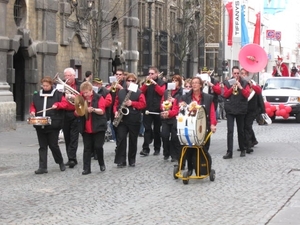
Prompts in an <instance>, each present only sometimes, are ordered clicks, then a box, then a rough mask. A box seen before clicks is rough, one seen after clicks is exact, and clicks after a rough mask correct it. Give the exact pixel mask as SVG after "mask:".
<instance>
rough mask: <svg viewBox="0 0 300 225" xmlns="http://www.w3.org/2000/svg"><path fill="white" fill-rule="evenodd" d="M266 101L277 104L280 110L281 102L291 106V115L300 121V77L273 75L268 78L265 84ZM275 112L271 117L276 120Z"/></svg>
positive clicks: (263, 94)
mask: <svg viewBox="0 0 300 225" xmlns="http://www.w3.org/2000/svg"><path fill="white" fill-rule="evenodd" d="M262 96H263V99H264V102H269V103H270V104H271V105H275V106H276V109H277V110H278V108H279V105H280V104H284V105H285V106H291V108H292V111H291V112H290V113H289V116H293V117H295V118H296V122H297V123H300V78H299V77H272V78H268V79H267V80H266V82H265V85H264V86H263V90H262ZM275 118H276V116H275V114H274V116H272V117H271V119H272V120H273V121H274V120H275Z"/></svg>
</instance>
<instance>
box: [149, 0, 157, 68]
mask: <svg viewBox="0 0 300 225" xmlns="http://www.w3.org/2000/svg"><path fill="white" fill-rule="evenodd" d="M154 1H155V0H147V3H148V13H149V15H148V19H149V21H148V23H149V45H148V48H149V49H148V50H149V55H148V56H149V59H148V63H149V67H151V66H152V24H151V11H152V10H151V6H152V3H154Z"/></svg>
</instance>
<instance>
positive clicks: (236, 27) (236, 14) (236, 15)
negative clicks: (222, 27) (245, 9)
mask: <svg viewBox="0 0 300 225" xmlns="http://www.w3.org/2000/svg"><path fill="white" fill-rule="evenodd" d="M233 21H234V22H233V36H234V37H241V1H238V0H236V1H234V5H233Z"/></svg>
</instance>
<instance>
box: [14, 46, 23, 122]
mask: <svg viewBox="0 0 300 225" xmlns="http://www.w3.org/2000/svg"><path fill="white" fill-rule="evenodd" d="M13 65H14V69H15V83H14V84H13V95H14V101H15V102H16V105H17V109H16V120H17V121H24V117H25V59H24V57H23V54H22V50H21V48H19V50H18V52H17V53H16V54H15V55H14V62H13Z"/></svg>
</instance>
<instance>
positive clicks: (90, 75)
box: [82, 70, 93, 82]
mask: <svg viewBox="0 0 300 225" xmlns="http://www.w3.org/2000/svg"><path fill="white" fill-rule="evenodd" d="M92 80H93V73H92V71H89V70H88V71H86V72H85V78H84V79H83V81H82V82H85V81H88V82H92Z"/></svg>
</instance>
